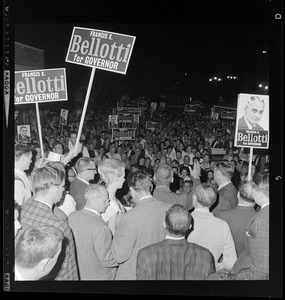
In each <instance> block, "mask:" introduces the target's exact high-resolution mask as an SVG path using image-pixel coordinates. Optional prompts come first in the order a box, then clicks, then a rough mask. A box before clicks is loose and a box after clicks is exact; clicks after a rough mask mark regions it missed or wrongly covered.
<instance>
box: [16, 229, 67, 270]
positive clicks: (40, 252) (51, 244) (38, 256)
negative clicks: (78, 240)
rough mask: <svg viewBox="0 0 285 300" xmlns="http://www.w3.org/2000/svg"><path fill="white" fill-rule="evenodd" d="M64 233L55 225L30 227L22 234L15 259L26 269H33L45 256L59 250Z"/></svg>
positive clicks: (49, 255)
mask: <svg viewBox="0 0 285 300" xmlns="http://www.w3.org/2000/svg"><path fill="white" fill-rule="evenodd" d="M63 240H64V234H63V232H62V231H61V230H59V229H58V228H56V227H54V226H40V227H29V228H28V229H26V230H25V231H24V232H23V233H22V234H21V236H20V238H19V240H18V241H17V244H16V247H15V261H16V263H17V265H19V266H20V267H22V268H25V269H33V268H34V267H36V266H37V265H38V264H39V262H41V261H42V260H43V259H45V258H53V257H54V256H55V254H56V253H57V252H58V249H59V244H61V243H62V241H63Z"/></svg>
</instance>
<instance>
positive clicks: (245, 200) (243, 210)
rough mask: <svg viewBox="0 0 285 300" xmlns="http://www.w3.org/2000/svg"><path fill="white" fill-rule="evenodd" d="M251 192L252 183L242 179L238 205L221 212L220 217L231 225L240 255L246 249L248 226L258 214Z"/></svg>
mask: <svg viewBox="0 0 285 300" xmlns="http://www.w3.org/2000/svg"><path fill="white" fill-rule="evenodd" d="M251 194H252V188H251V183H249V182H248V181H247V180H244V181H242V182H241V184H240V186H239V191H238V206H237V207H235V208H233V209H230V210H224V211H221V212H220V214H219V218H221V219H223V220H225V221H226V222H227V223H228V224H229V226H230V229H231V233H232V236H233V239H234V242H235V246H236V251H237V256H238V257H239V255H240V254H241V253H242V252H243V251H244V250H245V246H244V242H245V240H244V236H245V232H246V227H247V226H248V224H249V222H250V221H251V219H252V218H253V217H254V216H255V215H256V210H255V209H254V205H255V201H254V199H253V198H252V195H251Z"/></svg>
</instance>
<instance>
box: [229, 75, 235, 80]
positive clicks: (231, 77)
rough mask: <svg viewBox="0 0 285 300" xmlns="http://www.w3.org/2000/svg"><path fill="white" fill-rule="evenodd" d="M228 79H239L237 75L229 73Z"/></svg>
mask: <svg viewBox="0 0 285 300" xmlns="http://www.w3.org/2000/svg"><path fill="white" fill-rule="evenodd" d="M227 79H237V76H230V75H228V76H227Z"/></svg>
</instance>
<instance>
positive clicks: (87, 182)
mask: <svg viewBox="0 0 285 300" xmlns="http://www.w3.org/2000/svg"><path fill="white" fill-rule="evenodd" d="M77 178H78V179H79V180H81V181H83V182H84V183H86V184H87V185H89V182H88V181H86V180H84V179H82V178H80V177H78V176H77Z"/></svg>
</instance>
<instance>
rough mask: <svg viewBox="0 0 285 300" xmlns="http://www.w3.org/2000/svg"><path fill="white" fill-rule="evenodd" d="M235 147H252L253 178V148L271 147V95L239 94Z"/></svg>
mask: <svg viewBox="0 0 285 300" xmlns="http://www.w3.org/2000/svg"><path fill="white" fill-rule="evenodd" d="M234 145H235V147H245V148H246V147H247V148H250V154H249V168H248V178H249V179H250V178H251V165H252V156H253V148H261V149H268V147H269V96H267V95H253V94H239V95H238V105H237V116H236V130H235V143H234Z"/></svg>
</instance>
